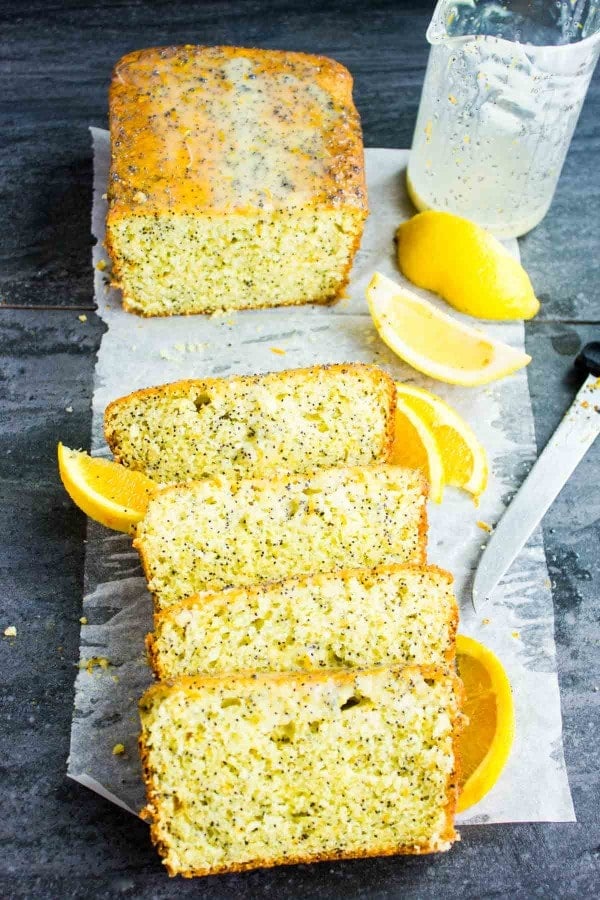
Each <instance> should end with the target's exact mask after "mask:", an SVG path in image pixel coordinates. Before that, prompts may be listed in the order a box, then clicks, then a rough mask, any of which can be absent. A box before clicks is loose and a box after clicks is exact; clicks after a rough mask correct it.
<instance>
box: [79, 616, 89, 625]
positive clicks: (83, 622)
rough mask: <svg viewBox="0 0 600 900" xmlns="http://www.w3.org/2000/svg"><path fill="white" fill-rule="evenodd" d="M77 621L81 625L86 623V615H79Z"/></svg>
mask: <svg viewBox="0 0 600 900" xmlns="http://www.w3.org/2000/svg"><path fill="white" fill-rule="evenodd" d="M79 621H80V622H81V624H82V625H87V623H88V620H87V616H81V617H80V619H79Z"/></svg>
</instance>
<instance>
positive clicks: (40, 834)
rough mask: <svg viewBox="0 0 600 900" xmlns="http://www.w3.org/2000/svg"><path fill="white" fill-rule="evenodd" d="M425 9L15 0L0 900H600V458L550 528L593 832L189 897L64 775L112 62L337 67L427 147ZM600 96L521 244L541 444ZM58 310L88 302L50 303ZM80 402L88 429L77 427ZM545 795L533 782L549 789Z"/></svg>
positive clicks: (586, 814)
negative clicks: (64, 463) (529, 288)
mask: <svg viewBox="0 0 600 900" xmlns="http://www.w3.org/2000/svg"><path fill="white" fill-rule="evenodd" d="M429 15H430V8H429V4H427V3H425V2H423V3H401V2H399V0H397V2H394V3H369V4H362V5H360V6H358V4H355V3H342V2H339V0H338V2H336V0H333V2H331V3H329V4H327V5H326V7H325V8H322V5H321V4H320V3H316V2H313V0H305V2H298V0H294V2H289V3H288V2H281V0H280V2H271V3H269V4H267V3H260V2H254V0H250V2H241V0H239V2H237V3H216V2H215V3H202V2H195V3H184V2H177V0H175V2H169V3H167V2H164V3H142V2H139V0H121V2H116V0H105V2H103V3H97V4H93V3H86V2H83V0H74V2H63V3H59V2H54V3H52V2H45V0H38V2H20V3H19V2H15V0H3V2H2V3H1V4H0V34H1V35H2V41H1V45H0V65H1V69H0V72H1V73H2V74H1V78H2V91H1V93H0V123H1V125H2V131H1V133H2V140H1V141H0V197H1V201H0V202H1V210H2V214H3V215H2V221H3V228H1V229H0V243H1V250H0V252H1V254H2V261H3V264H2V271H1V273H0V295H1V297H2V300H3V303H4V306H5V307H10V306H25V307H29V308H25V309H19V310H15V309H10V308H4V309H2V308H0V329H1V333H0V398H1V401H2V404H1V408H0V450H1V452H0V490H1V491H2V495H3V502H2V504H1V506H0V572H1V574H2V590H1V592H0V626H1V629H0V630H1V631H3V630H4V628H5V627H6V625H9V624H14V625H16V626H17V629H18V637H17V638H16V640H12V639H10V640H9V639H6V638H1V639H0V672H1V676H0V677H1V679H2V688H1V690H0V709H1V714H2V718H1V721H2V727H1V728H0V766H1V771H2V776H1V782H0V783H1V791H0V846H1V847H2V853H1V854H0V896H1V897H7V898H13V897H14V898H21V897H23V898H30V897H36V898H37V897H43V898H63V897H64V898H70V897H77V898H79V897H81V898H83V897H86V898H88V897H98V898H113V897H122V896H124V897H152V898H172V897H179V896H192V895H193V896H194V897H198V898H219V900H221V898H223V900H224V898H230V897H233V896H238V897H239V898H240V900H246V898H247V900H250V898H252V900H253V898H257V897H270V898H277V900H279V898H282V900H285V898H290V900H291V898H300V897H302V898H306V900H309V898H310V900H312V898H378V900H379V898H396V897H403V898H418V900H420V898H436V900H437V898H453V897H464V898H467V897H469V898H470V897H473V898H482V897H507V898H508V897H518V898H530V897H544V898H554V897H560V898H563V897H565V898H566V897H569V898H571V897H572V898H588V897H590V898H591V897H595V896H597V895H598V884H599V874H600V821H599V818H600V816H599V800H600V798H599V796H598V794H599V791H598V787H599V778H598V771H599V770H600V752H599V749H598V742H597V735H598V733H599V726H600V721H599V719H600V717H599V715H598V708H599V706H600V663H599V653H598V649H599V641H600V624H599V615H598V607H597V597H598V593H599V588H600V571H599V560H600V546H599V544H600V537H599V528H598V522H599V521H600V488H599V486H598V482H599V478H598V461H599V454H600V446H597V447H595V448H593V449H592V451H591V452H590V454H589V455H588V457H587V458H586V459H585V461H584V462H583V463H582V464H581V466H580V467H579V469H578V470H577V472H576V474H575V476H574V477H573V478H572V480H571V481H570V482H569V484H568V485H567V486H566V487H565V489H564V490H563V492H562V494H561V496H560V497H559V500H558V501H557V503H556V504H555V506H554V508H553V509H552V511H551V512H550V514H549V515H548V517H547V519H546V522H545V528H544V539H545V542H546V550H547V553H548V558H549V563H550V570H551V577H552V580H553V586H554V599H555V607H556V614H557V626H556V637H557V649H558V659H559V671H560V681H561V690H562V699H563V713H564V720H565V749H566V756H567V763H568V767H569V775H570V780H571V786H572V790H573V796H574V801H575V806H576V811H577V816H578V824H576V825H571V824H564V825H560V824H557V825H519V826H495V827H485V828H469V829H464V830H463V841H462V843H461V844H460V845H458V846H457V847H456V848H455V849H454V850H453V851H452V852H451V853H450V854H448V855H446V856H442V857H438V858H421V859H385V860H370V861H357V862H349V863H337V864H334V865H330V864H324V865H320V866H313V867H307V866H303V867H294V868H290V869H285V868H283V869H280V870H274V871H272V872H256V873H251V874H247V875H244V876H231V877H229V876H227V877H226V876H223V877H218V878H213V879H205V880H203V881H201V882H199V881H196V882H184V881H181V880H175V881H169V880H168V879H167V877H166V875H165V874H164V873H163V871H162V868H161V866H160V864H159V862H158V860H157V858H156V857H155V854H154V852H153V851H152V850H151V848H150V846H149V842H148V836H147V829H146V826H144V825H143V824H142V823H140V822H138V821H137V820H135V819H134V818H132V817H130V816H128V815H126V814H124V813H121V812H120V811H119V810H117V809H116V808H115V807H113V806H111V805H110V804H109V803H106V802H105V801H103V800H101V799H100V798H99V797H97V796H95V795H94V794H92V793H91V792H89V791H86V790H85V789H83V788H80V787H78V786H76V785H74V784H71V783H69V782H68V781H67V780H66V779H65V768H66V757H67V752H68V741H69V726H70V715H71V708H72V701H73V681H74V675H75V667H76V664H77V654H78V641H79V616H80V614H81V607H80V603H81V577H82V564H83V539H84V536H85V535H84V520H83V516H81V515H80V514H79V513H78V511H77V510H75V509H74V508H73V506H72V504H71V503H70V501H69V500H68V498H66V496H65V495H64V492H63V491H62V488H61V486H60V484H59V482H58V478H57V475H56V470H55V464H54V450H55V443H56V441H57V440H58V439H59V438H61V439H62V440H63V441H64V442H65V443H67V444H69V445H70V446H83V447H85V446H88V445H89V428H90V410H89V404H90V398H91V379H92V372H93V366H94V359H95V352H96V350H97V347H98V343H99V340H100V337H101V333H102V324H101V323H100V322H99V321H98V319H97V318H96V317H95V316H94V315H93V313H88V320H87V322H85V323H81V322H79V320H78V318H77V315H78V312H79V311H78V310H76V309H75V308H74V307H79V306H84V307H90V306H91V304H92V285H91V273H90V269H89V247H90V239H89V237H88V221H89V205H90V192H91V160H90V150H89V140H88V136H87V131H86V129H87V125H88V124H89V123H90V122H92V123H95V124H100V125H101V124H103V123H104V121H105V115H106V102H105V91H106V84H107V80H108V77H109V72H110V67H111V64H112V62H113V61H114V60H115V59H116V58H117V57H118V56H120V55H121V54H122V53H123V52H125V51H127V50H129V49H133V48H135V47H139V46H143V45H150V44H153V43H161V44H163V43H168V42H172V41H182V42H183V41H198V42H205V43H215V42H219V41H220V42H227V43H236V42H237V43H242V44H244V43H245V44H258V45H263V46H271V47H283V48H294V49H305V50H312V51H321V52H326V53H330V54H331V55H333V56H336V57H337V58H339V59H340V60H342V61H343V62H345V63H347V64H348V65H349V66H350V68H351V69H352V71H353V73H354V75H355V78H356V97H357V101H358V105H359V107H360V109H361V112H362V115H363V124H364V129H365V138H366V143H367V144H368V145H371V146H376V145H377V146H397V147H399V146H408V144H409V143H410V137H411V131H412V126H413V122H414V116H415V112H416V107H417V102H418V96H419V90H420V85H421V81H422V77H423V71H424V65H425V60H426V45H425V41H424V37H423V35H424V31H425V27H426V24H427V21H428V18H429ZM599 145H600V81H599V78H598V75H597V76H596V78H595V81H594V84H593V86H592V90H591V92H590V95H589V97H588V101H587V104H586V107H585V108H584V112H583V115H582V119H581V121H580V125H579V128H578V131H577V133H576V136H575V139H574V142H573V146H572V149H571V152H570V154H569V157H568V161H567V165H566V168H565V171H564V173H563V176H562V179H561V183H560V187H559V191H558V193H557V197H556V199H555V202H554V204H553V207H552V209H551V211H550V214H549V215H548V217H547V218H546V220H545V221H544V223H542V225H541V226H540V227H539V228H538V229H536V231H534V232H533V233H532V234H531V235H529V236H528V237H527V238H526V239H525V240H524V241H523V245H522V247H523V258H524V261H525V264H526V265H527V267H528V269H529V270H530V273H531V276H532V279H533V281H534V284H535V285H536V287H537V289H538V292H539V293H540V294H541V295H542V297H543V299H544V301H545V304H544V312H543V317H544V318H545V319H547V320H548V319H549V320H552V321H543V322H542V321H540V320H538V321H536V322H534V323H532V324H530V325H528V341H527V342H528V348H529V351H530V353H531V354H532V355H533V357H534V361H533V363H532V365H531V366H530V368H529V378H530V386H531V391H532V396H533V400H534V410H535V415H536V431H537V436H538V443H539V446H540V447H541V446H543V444H544V443H545V441H546V440H547V438H548V437H549V435H550V434H551V432H552V429H553V428H554V427H555V426H556V424H557V423H558V421H559V420H560V417H561V415H562V414H563V412H564V410H565V409H566V407H567V406H568V404H569V402H570V400H571V398H572V396H573V394H574V392H575V390H576V382H575V380H574V378H573V377H572V375H571V370H570V366H571V360H572V357H573V355H574V354H575V353H576V352H577V350H578V348H579V346H580V345H581V344H582V343H583V342H585V341H587V340H590V339H591V338H592V337H596V338H598V336H599V332H600V328H599V327H598V325H596V327H594V325H593V324H592V323H594V322H598V320H599V319H600V315H599V313H598V307H597V303H598V299H597V298H598V287H597V284H598V265H599V260H600V234H599V230H598V229H599V224H598V222H599V215H598V213H599V204H598V199H599V195H600V166H599V165H598V163H599V157H598V148H599ZM42 307H70V308H66V309H62V310H61V309H42ZM67 407H72V409H73V412H72V413H68V412H66V408H67ZM532 789H533V790H534V789H535V786H532Z"/></svg>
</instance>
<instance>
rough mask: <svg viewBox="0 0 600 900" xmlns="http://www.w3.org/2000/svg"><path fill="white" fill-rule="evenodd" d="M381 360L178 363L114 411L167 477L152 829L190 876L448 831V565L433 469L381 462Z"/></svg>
mask: <svg viewBox="0 0 600 900" xmlns="http://www.w3.org/2000/svg"><path fill="white" fill-rule="evenodd" d="M395 402H396V401H395V388H394V384H393V382H392V380H391V379H390V378H389V376H387V375H386V374H385V373H384V372H382V371H381V370H380V369H378V368H376V367H374V366H365V365H358V364H348V365H336V366H329V367H323V366H319V367H313V368H310V369H302V370H291V371H287V372H281V373H278V374H272V375H264V376H252V377H247V376H235V377H233V378H229V379H206V380H202V381H184V382H179V383H177V384H172V385H165V386H163V387H159V388H153V389H149V390H145V391H139V392H137V393H135V394H132V395H130V396H128V397H125V398H122V399H120V400H117V401H115V402H114V403H112V404H111V405H110V406H109V408H108V409H107V411H106V436H107V440H108V443H109V445H110V447H111V449H112V451H113V453H114V455H115V458H116V459H118V460H119V461H120V462H121V463H122V464H123V465H125V466H129V467H131V468H132V469H136V470H139V471H143V472H145V473H146V474H147V475H149V476H150V477H151V478H153V479H154V480H156V481H157V482H158V483H159V484H160V488H159V489H158V490H157V492H156V494H155V495H154V496H153V498H152V500H151V501H150V505H149V507H148V511H147V514H146V516H145V518H144V519H143V520H142V522H140V524H139V526H138V530H137V536H136V540H135V546H136V547H137V549H138V551H139V553H140V557H141V559H142V564H143V567H144V571H145V574H146V577H147V580H148V587H149V590H150V592H151V593H152V595H153V597H154V603H155V629H154V633H153V634H151V635H149V636H148V639H147V646H148V655H149V659H150V663H151V665H152V668H153V670H154V673H155V675H156V676H157V679H158V681H157V683H156V684H155V685H154V686H153V687H151V688H150V689H149V690H148V691H147V692H146V694H145V695H144V697H143V698H142V700H141V703H140V712H141V723H142V732H141V738H140V748H141V754H142V761H143V770H144V778H145V781H146V787H147V796H148V804H147V807H146V808H145V811H144V815H145V817H146V818H148V819H149V820H150V822H151V829H152V836H153V839H154V841H155V843H156V845H157V847H158V849H159V851H160V853H161V854H162V856H163V857H164V862H165V864H166V866H167V869H168V871H169V873H170V874H182V875H185V876H192V875H205V874H210V873H216V872H226V871H236V870H241V869H249V868H254V867H258V866H270V865H277V864H282V863H293V862H310V861H313V860H324V859H338V858H344V857H359V856H375V855H384V854H395V853H428V852H433V851H440V850H447V849H449V847H450V846H451V844H452V842H453V841H454V840H456V838H457V834H456V832H455V830H454V824H453V822H454V813H455V808H456V801H457V766H458V761H457V752H456V741H457V736H458V732H459V730H460V727H461V722H462V716H461V711H460V710H461V702H462V686H461V683H460V681H459V680H458V678H457V677H456V675H455V673H454V656H455V633H456V627H457V620H458V612H457V604H456V600H455V597H454V595H453V593H452V578H451V576H450V575H449V574H448V573H446V572H444V571H442V570H440V569H438V568H436V567H434V566H428V565H427V564H426V540H427V518H426V500H427V484H426V482H425V479H424V477H423V475H422V473H421V472H420V471H418V470H414V469H404V468H401V467H398V466H394V465H390V464H389V463H388V460H389V459H390V456H391V452H392V444H393V435H394V415H395Z"/></svg>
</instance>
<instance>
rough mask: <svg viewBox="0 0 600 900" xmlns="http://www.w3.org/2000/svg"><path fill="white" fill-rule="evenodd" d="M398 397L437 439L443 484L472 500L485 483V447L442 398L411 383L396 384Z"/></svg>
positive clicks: (481, 490)
mask: <svg viewBox="0 0 600 900" xmlns="http://www.w3.org/2000/svg"><path fill="white" fill-rule="evenodd" d="M396 391H397V393H398V397H399V398H400V399H401V400H402V401H403V402H404V404H405V405H406V406H408V407H409V408H410V409H412V410H413V411H414V412H415V413H416V414H417V415H418V416H419V418H420V419H421V421H422V422H423V423H424V424H425V425H426V426H427V428H428V429H429V431H430V432H431V434H432V435H433V437H434V438H435V440H436V443H437V446H438V450H439V455H440V457H441V460H442V466H443V469H444V484H450V485H452V486H453V487H460V488H463V489H464V490H465V491H469V493H471V494H473V496H474V497H475V498H477V497H479V496H480V494H482V493H483V491H484V490H485V488H486V486H487V480H488V461H487V454H486V452H485V448H484V447H483V445H482V444H481V442H480V441H479V440H478V439H477V437H476V435H475V433H474V432H473V430H472V428H471V427H470V426H469V425H467V423H466V422H465V420H464V419H463V418H462V417H461V416H459V414H458V413H457V412H456V410H455V409H453V408H452V407H451V406H449V405H448V404H447V403H445V402H444V401H443V400H442V399H441V397H438V396H437V395H436V394H432V393H430V391H426V390H424V389H423V388H418V387H414V386H413V385H412V384H396Z"/></svg>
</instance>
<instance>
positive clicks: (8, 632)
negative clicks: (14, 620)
mask: <svg viewBox="0 0 600 900" xmlns="http://www.w3.org/2000/svg"><path fill="white" fill-rule="evenodd" d="M16 636H17V629H16V627H15V626H14V625H9V626H8V628H5V629H4V637H16Z"/></svg>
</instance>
